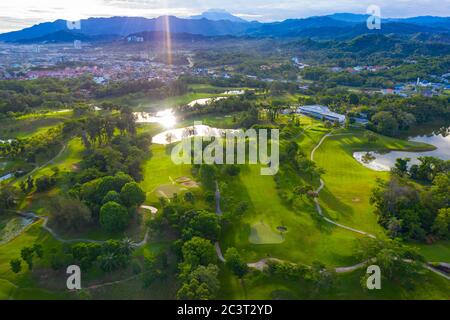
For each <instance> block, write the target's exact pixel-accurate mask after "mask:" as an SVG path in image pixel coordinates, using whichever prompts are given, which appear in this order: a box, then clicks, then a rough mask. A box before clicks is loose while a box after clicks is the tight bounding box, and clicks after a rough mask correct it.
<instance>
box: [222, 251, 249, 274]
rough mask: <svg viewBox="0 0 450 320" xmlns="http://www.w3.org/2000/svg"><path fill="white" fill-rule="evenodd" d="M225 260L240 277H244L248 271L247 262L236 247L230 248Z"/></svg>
mask: <svg viewBox="0 0 450 320" xmlns="http://www.w3.org/2000/svg"><path fill="white" fill-rule="evenodd" d="M225 261H226V262H225V264H226V265H227V266H228V267H229V268H230V269H231V271H232V272H233V273H234V274H235V275H236V276H237V277H238V278H239V279H242V278H243V277H244V276H245V275H246V274H247V273H248V270H249V268H248V266H247V263H245V262H244V261H243V259H242V257H241V256H240V254H239V252H238V251H237V249H236V248H228V250H227V252H226V253H225Z"/></svg>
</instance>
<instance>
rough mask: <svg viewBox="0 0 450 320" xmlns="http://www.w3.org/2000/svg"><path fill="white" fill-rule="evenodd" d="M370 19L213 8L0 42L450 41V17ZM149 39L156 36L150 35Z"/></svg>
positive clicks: (56, 28)
mask: <svg viewBox="0 0 450 320" xmlns="http://www.w3.org/2000/svg"><path fill="white" fill-rule="evenodd" d="M367 18H368V15H363V14H352V13H336V14H332V15H328V16H315V17H309V18H304V19H288V20H284V21H280V22H270V23H261V22H257V21H251V22H249V21H246V20H244V19H241V18H239V17H236V16H233V15H232V14H230V13H228V12H226V11H224V10H218V9H213V10H209V11H207V12H204V13H203V14H201V15H199V16H193V17H190V18H187V19H181V18H177V17H174V16H161V17H158V18H152V19H148V18H142V17H111V18H89V19H84V20H81V21H80V24H79V26H80V29H73V27H72V26H71V25H70V24H68V22H67V21H66V20H62V19H60V20H56V21H53V22H45V23H41V24H37V25H34V26H32V27H29V28H25V29H22V30H19V31H13V32H8V33H3V34H0V41H2V42H12V43H56V42H71V41H73V40H84V41H101V40H103V41H105V40H106V41H107V40H111V39H120V38H124V37H127V36H129V35H131V34H137V33H141V32H169V33H183V34H192V35H201V36H237V37H239V36H251V37H295V38H315V39H350V38H353V37H356V36H358V35H363V34H397V35H414V34H422V35H427V37H428V38H429V39H431V38H433V39H448V38H449V36H448V35H449V34H450V17H431V16H423V17H413V18H404V19H393V18H389V19H383V20H382V25H381V29H380V30H369V29H368V28H367V25H366V21H367ZM431 35H434V36H431ZM436 35H438V36H436ZM149 38H150V39H152V37H149Z"/></svg>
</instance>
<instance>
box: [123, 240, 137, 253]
mask: <svg viewBox="0 0 450 320" xmlns="http://www.w3.org/2000/svg"><path fill="white" fill-rule="evenodd" d="M135 248H136V243H134V241H133V240H131V239H130V238H124V239H122V240H121V241H120V253H121V254H124V255H126V256H130V255H131V254H132V253H133V251H134V249H135Z"/></svg>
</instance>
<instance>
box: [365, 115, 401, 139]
mask: <svg viewBox="0 0 450 320" xmlns="http://www.w3.org/2000/svg"><path fill="white" fill-rule="evenodd" d="M371 121H372V123H373V124H375V127H376V129H377V132H379V133H381V134H384V135H387V136H395V135H396V134H397V131H398V122H397V120H396V119H395V117H394V116H393V115H392V113H391V112H388V111H380V112H377V113H376V114H375V115H374V116H373V117H372V119H371Z"/></svg>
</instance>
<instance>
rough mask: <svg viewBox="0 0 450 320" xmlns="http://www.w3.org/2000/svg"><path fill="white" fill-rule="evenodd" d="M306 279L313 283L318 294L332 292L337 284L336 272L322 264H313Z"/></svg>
mask: <svg viewBox="0 0 450 320" xmlns="http://www.w3.org/2000/svg"><path fill="white" fill-rule="evenodd" d="M306 278H307V279H308V280H310V281H312V282H313V284H314V286H315V290H316V292H319V291H322V290H330V289H331V288H333V286H334V285H335V284H336V280H337V279H336V272H335V271H334V270H333V269H330V268H327V267H326V266H325V265H323V264H322V263H320V262H317V261H315V262H313V264H312V267H311V269H310V270H309V273H308V275H307V276H306Z"/></svg>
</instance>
